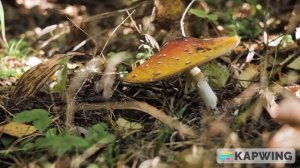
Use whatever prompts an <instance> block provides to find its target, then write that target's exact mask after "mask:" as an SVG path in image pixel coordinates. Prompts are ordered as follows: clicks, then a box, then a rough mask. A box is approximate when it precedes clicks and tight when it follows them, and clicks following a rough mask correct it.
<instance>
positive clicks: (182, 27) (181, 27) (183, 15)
mask: <svg viewBox="0 0 300 168" xmlns="http://www.w3.org/2000/svg"><path fill="white" fill-rule="evenodd" d="M195 1H196V0H192V1H191V2H190V3H189V5H188V6H187V7H186V9H185V11H184V12H183V14H182V16H181V19H180V29H181V33H182V36H183V37H186V34H185V31H184V18H185V15H186V14H187V12H188V11H189V9H190V8H191V6H192V5H193V3H194V2H195Z"/></svg>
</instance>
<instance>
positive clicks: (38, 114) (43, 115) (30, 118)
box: [13, 109, 51, 131]
mask: <svg viewBox="0 0 300 168" xmlns="http://www.w3.org/2000/svg"><path fill="white" fill-rule="evenodd" d="M48 115H49V113H48V111H46V110H44V109H33V110H29V111H23V112H21V113H18V114H17V115H16V116H15V117H14V118H13V121H15V122H20V123H27V122H32V124H33V126H34V127H36V128H37V129H38V130H39V131H44V130H45V129H46V128H47V127H48V126H49V125H50V123H51V119H50V117H49V116H48Z"/></svg>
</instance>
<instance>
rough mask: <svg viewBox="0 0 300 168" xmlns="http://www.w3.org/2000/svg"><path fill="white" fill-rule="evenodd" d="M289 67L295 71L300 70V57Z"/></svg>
mask: <svg viewBox="0 0 300 168" xmlns="http://www.w3.org/2000/svg"><path fill="white" fill-rule="evenodd" d="M287 67H289V68H291V69H294V70H300V56H298V58H296V59H295V60H294V61H293V62H292V63H290V64H289V65H288V66H287Z"/></svg>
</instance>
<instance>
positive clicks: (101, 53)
mask: <svg viewBox="0 0 300 168" xmlns="http://www.w3.org/2000/svg"><path fill="white" fill-rule="evenodd" d="M134 12H135V10H133V11H132V12H131V13H130V14H129V15H128V16H127V17H126V18H125V19H124V20H123V21H122V22H121V23H120V24H119V25H118V26H117V27H116V28H115V29H114V30H113V31H112V33H111V35H110V36H109V37H108V39H107V40H106V42H105V44H104V46H103V48H102V50H101V52H100V55H102V56H104V54H103V52H104V50H105V48H106V46H107V44H108V42H109V41H110V39H111V37H112V36H113V35H114V34H115V32H116V31H117V30H118V29H119V27H120V26H121V25H123V24H124V23H125V22H126V20H127V19H129V18H130V16H131V15H132V14H133V13H134Z"/></svg>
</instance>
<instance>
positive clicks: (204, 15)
mask: <svg viewBox="0 0 300 168" xmlns="http://www.w3.org/2000/svg"><path fill="white" fill-rule="evenodd" d="M190 12H191V13H192V14H194V15H196V16H197V17H199V18H202V19H207V20H209V21H212V22H215V21H216V20H218V16H216V15H212V14H208V13H207V12H205V11H203V10H200V9H191V10H190Z"/></svg>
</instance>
